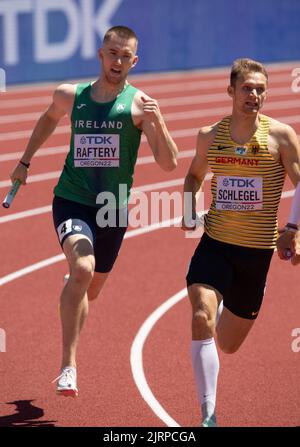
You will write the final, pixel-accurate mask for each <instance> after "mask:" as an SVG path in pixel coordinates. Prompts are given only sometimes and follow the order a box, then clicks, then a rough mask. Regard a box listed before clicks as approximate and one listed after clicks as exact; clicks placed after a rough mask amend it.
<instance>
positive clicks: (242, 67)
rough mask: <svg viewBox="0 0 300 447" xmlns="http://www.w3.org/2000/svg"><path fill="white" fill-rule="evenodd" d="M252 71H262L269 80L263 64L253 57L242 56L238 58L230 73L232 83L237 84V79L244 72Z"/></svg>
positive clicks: (232, 84)
mask: <svg viewBox="0 0 300 447" xmlns="http://www.w3.org/2000/svg"><path fill="white" fill-rule="evenodd" d="M251 71H254V72H258V73H262V74H263V75H264V76H265V77H266V79H267V81H268V73H267V70H266V69H265V67H264V66H263V64H261V63H260V62H257V61H254V60H253V59H248V58H241V59H236V60H235V61H234V62H233V64H232V67H231V73H230V85H231V86H232V87H234V86H235V84H236V81H237V79H238V78H239V77H240V76H241V75H243V74H244V73H249V72H251Z"/></svg>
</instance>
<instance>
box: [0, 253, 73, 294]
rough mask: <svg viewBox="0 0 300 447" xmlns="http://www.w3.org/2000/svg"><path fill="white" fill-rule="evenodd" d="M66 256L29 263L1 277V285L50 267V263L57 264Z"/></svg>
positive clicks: (61, 255)
mask: <svg viewBox="0 0 300 447" xmlns="http://www.w3.org/2000/svg"><path fill="white" fill-rule="evenodd" d="M64 259H66V258H65V255H64V254H60V255H56V256H52V257H51V258H47V259H44V260H43V261H39V262H36V263H35V264H31V265H28V266H27V267H24V268H22V269H20V270H17V271H15V272H13V273H9V274H8V275H5V276H3V277H2V278H0V286H3V285H4V284H7V283H8V282H11V281H14V280H15V279H18V278H21V277H22V276H25V275H28V274H29V273H32V272H35V271H36V270H40V269H42V268H44V267H48V265H52V264H56V263H57V262H60V261H63V260H64Z"/></svg>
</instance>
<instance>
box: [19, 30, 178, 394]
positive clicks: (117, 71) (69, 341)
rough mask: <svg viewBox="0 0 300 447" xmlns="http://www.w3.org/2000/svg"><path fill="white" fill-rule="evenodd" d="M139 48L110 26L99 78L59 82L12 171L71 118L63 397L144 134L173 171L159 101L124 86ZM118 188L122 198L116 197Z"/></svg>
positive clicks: (61, 234) (61, 203)
mask: <svg viewBox="0 0 300 447" xmlns="http://www.w3.org/2000/svg"><path fill="white" fill-rule="evenodd" d="M136 51H137V37H136V35H135V33H134V32H133V31H132V30H131V29H130V28H127V27H124V26H116V27H113V28H111V29H109V30H108V31H107V32H106V34H105V36H104V39H103V46H102V48H100V49H99V59H100V62H101V73H100V76H99V78H98V79H97V80H96V81H94V82H89V83H85V84H77V85H75V84H62V85H60V86H59V87H58V88H57V89H56V90H55V92H54V95H53V102H52V104H51V105H50V106H49V108H48V109H47V110H46V112H45V113H44V114H43V115H42V116H41V118H40V119H39V121H38V123H37V125H36V127H35V128H34V130H33V133H32V136H31V138H30V140H29V143H28V146H27V148H26V150H25V152H24V154H23V156H22V158H21V160H20V163H19V164H18V166H17V167H16V168H15V170H14V172H13V173H12V174H11V179H12V181H15V180H17V179H19V180H20V181H21V182H22V183H23V184H24V183H25V181H26V177H27V168H28V167H29V163H30V161H31V159H32V157H33V155H34V153H35V152H36V151H37V149H38V148H39V147H40V146H41V145H42V143H44V141H46V139H47V138H48V137H49V135H50V134H51V133H52V132H53V131H54V129H55V127H56V126H57V124H58V122H59V120H60V119H61V118H62V117H63V116H64V115H66V114H67V115H69V116H70V118H71V124H72V135H71V142H70V152H69V154H68V156H67V158H66V162H65V166H64V169H63V172H62V174H61V177H60V179H59V182H58V184H57V186H56V187H55V189H54V194H55V197H54V201H53V220H54V225H55V228H56V231H57V235H58V238H59V241H60V243H61V246H62V249H63V251H64V253H65V255H66V258H67V261H68V263H69V269H70V277H69V280H68V281H67V283H66V285H65V287H64V289H63V291H62V294H61V300H60V314H61V323H62V333H63V354H62V363H61V374H60V376H59V377H58V383H57V394H59V395H63V396H72V397H75V396H77V394H78V390H77V382H76V350H77V345H78V340H79V333H80V330H81V328H82V325H83V323H84V320H85V318H86V316H87V313H88V300H93V299H95V298H96V297H97V296H98V294H99V292H100V290H101V288H102V286H103V284H104V282H105V280H106V278H107V277H108V274H109V272H110V271H111V269H112V267H113V264H114V262H115V260H116V257H117V255H118V252H119V249H120V246H121V243H122V240H123V237H124V233H125V231H126V225H127V219H126V207H127V201H128V196H129V192H130V188H131V185H132V182H133V171H134V166H135V163H136V159H137V153H138V148H139V145H140V139H141V134H142V132H144V134H145V135H146V138H147V141H148V143H149V146H150V147H151V149H152V152H153V155H154V157H155V160H156V162H157V163H158V164H159V166H160V167H161V168H162V169H164V170H167V171H170V170H172V169H174V168H175V167H176V157H177V147H176V144H175V143H174V141H173V139H172V138H171V136H170V134H169V132H168V130H167V127H166V125H165V122H164V119H163V117H162V115H161V113H160V110H159V106H158V104H157V102H156V101H155V100H154V99H152V98H150V97H149V96H147V95H145V94H144V93H143V92H141V91H140V90H138V89H136V88H134V87H133V86H132V85H130V84H129V83H128V82H127V75H128V73H129V71H130V70H131V69H132V68H133V67H134V66H135V65H136V63H137V60H138V56H137V55H136ZM120 185H121V188H122V191H124V194H120V195H119V187H120ZM99 194H102V196H101V197H100V199H99ZM106 199H107V200H108V201H110V202H109V205H108V207H106V205H107V202H106ZM101 203H102V205H105V207H106V208H107V213H108V216H109V217H108V219H106V217H105V215H104V214H103V215H102V218H101V217H100V218H99V219H98V217H99V214H98V212H100V215H101V210H100V208H101ZM110 208H112V209H110ZM102 209H103V208H102ZM124 210H125V213H124V212H123V211H124ZM110 211H115V212H112V213H111V212H110ZM110 218H111V221H110ZM106 221H107V222H106ZM105 223H107V225H106V226H105V227H103V224H105Z"/></svg>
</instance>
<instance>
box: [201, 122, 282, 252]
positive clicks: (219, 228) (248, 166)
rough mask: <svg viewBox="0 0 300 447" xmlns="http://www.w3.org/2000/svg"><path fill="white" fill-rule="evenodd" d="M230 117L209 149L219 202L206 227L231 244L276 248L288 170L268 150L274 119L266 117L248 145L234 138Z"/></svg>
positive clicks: (214, 202)
mask: <svg viewBox="0 0 300 447" xmlns="http://www.w3.org/2000/svg"><path fill="white" fill-rule="evenodd" d="M230 119H231V117H230V116H228V117H226V118H224V119H223V120H222V121H221V122H220V123H219V125H218V130H217V134H216V137H215V139H214V142H213V144H212V146H211V147H210V148H209V150H208V153H207V157H208V164H209V166H210V167H211V170H212V172H213V178H212V181H211V191H212V196H213V200H212V204H211V207H210V210H209V212H208V214H207V215H206V216H205V231H206V233H207V234H208V235H209V236H210V237H212V238H213V239H217V240H219V241H222V242H227V243H229V244H235V245H241V246H243V247H252V248H274V247H275V245H276V239H277V210H278V205H279V201H280V197H281V192H282V188H283V183H284V178H285V170H284V167H283V166H282V165H281V164H280V163H279V162H277V161H275V160H274V158H273V157H272V155H271V154H270V152H269V150H268V134H269V125H270V123H269V121H270V118H269V117H267V116H265V115H260V124H259V126H258V128H257V130H256V132H255V134H254V135H253V136H252V138H251V140H250V141H248V143H246V144H244V145H239V144H237V143H235V142H234V141H233V140H232V139H231V136H230Z"/></svg>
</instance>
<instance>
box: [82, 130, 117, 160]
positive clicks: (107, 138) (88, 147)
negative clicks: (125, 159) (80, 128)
mask: <svg viewBox="0 0 300 447" xmlns="http://www.w3.org/2000/svg"><path fill="white" fill-rule="evenodd" d="M119 165H120V135H118V134H103V135H101V134H75V135H74V166H75V167H76V168H101V167H106V168H114V167H118V166H119Z"/></svg>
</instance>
